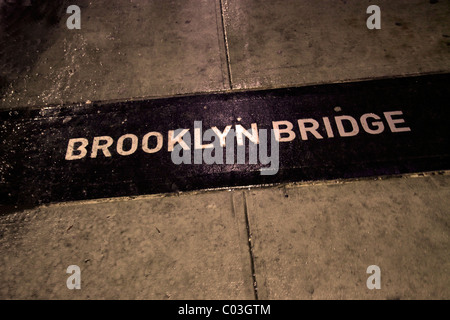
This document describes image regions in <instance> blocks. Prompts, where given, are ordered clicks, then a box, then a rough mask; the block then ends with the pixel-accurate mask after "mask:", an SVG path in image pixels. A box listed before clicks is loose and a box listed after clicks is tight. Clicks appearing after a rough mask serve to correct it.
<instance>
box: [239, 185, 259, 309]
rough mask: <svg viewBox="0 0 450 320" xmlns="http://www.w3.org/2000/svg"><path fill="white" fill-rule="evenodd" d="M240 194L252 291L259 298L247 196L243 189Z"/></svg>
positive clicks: (256, 298)
mask: <svg viewBox="0 0 450 320" xmlns="http://www.w3.org/2000/svg"><path fill="white" fill-rule="evenodd" d="M242 196H243V198H244V215H245V225H246V229H247V239H248V251H249V254H250V267H251V270H252V279H253V292H254V294H255V300H259V299H258V283H257V281H256V270H255V256H254V255H253V242H252V232H251V229H250V223H249V219H248V207H247V197H246V195H245V191H243V192H242Z"/></svg>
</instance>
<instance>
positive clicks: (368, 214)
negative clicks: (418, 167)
mask: <svg viewBox="0 0 450 320" xmlns="http://www.w3.org/2000/svg"><path fill="white" fill-rule="evenodd" d="M247 205H248V215H249V221H250V228H251V232H252V240H253V245H254V259H255V270H256V275H257V281H258V293H259V297H260V298H262V299H449V298H450V289H449V287H450V277H449V276H448V272H449V270H450V269H449V267H450V251H449V248H450V176H432V177H418V178H400V179H398V178H392V179H388V180H381V181H372V180H364V181H356V182H350V183H345V184H333V183H327V184H324V185H311V186H305V187H291V188H289V187H288V188H280V189H261V190H257V189H255V190H252V191H251V192H250V191H249V192H248V196H247ZM370 265H377V266H379V267H380V269H381V289H379V290H377V289H374V290H369V289H368V288H367V286H366V281H367V278H368V277H369V276H370V274H366V270H367V267H368V266H370Z"/></svg>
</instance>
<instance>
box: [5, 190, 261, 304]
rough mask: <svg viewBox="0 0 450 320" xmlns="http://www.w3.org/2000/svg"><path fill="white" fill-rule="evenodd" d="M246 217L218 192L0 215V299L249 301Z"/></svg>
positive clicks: (236, 198)
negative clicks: (75, 280) (74, 276)
mask: <svg viewBox="0 0 450 320" xmlns="http://www.w3.org/2000/svg"><path fill="white" fill-rule="evenodd" d="M243 212H244V210H243V198H242V195H241V194H240V193H239V194H237V195H236V194H235V193H234V192H212V193H207V194H196V195H192V194H191V195H180V196H173V197H162V198H151V199H139V200H132V201H130V200H129V201H114V202H105V203H67V204H64V205H55V206H50V207H45V206H44V207H39V208H36V209H28V210H24V211H22V212H19V213H16V214H9V215H3V216H0V252H1V254H0V298H1V299H156V300H165V299H206V300H207V299H252V298H253V297H254V293H253V283H252V276H251V268H250V257H249V254H248V250H249V248H248V240H247V231H246V225H245V217H244V214H243ZM3 214H4V212H3ZM69 265H77V266H79V267H80V269H81V289H80V290H69V289H68V288H67V286H66V281H67V279H68V277H69V276H70V274H67V273H66V269H67V267H68V266H69Z"/></svg>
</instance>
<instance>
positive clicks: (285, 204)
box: [0, 174, 450, 299]
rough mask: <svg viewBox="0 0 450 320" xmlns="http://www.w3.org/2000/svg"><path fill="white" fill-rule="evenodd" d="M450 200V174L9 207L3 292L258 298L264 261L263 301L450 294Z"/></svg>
mask: <svg viewBox="0 0 450 320" xmlns="http://www.w3.org/2000/svg"><path fill="white" fill-rule="evenodd" d="M449 199H450V176H449V175H448V174H447V175H437V176H424V177H415V178H412V177H406V178H405V177H404V178H391V179H387V180H377V181H374V180H361V181H347V182H345V183H342V182H341V183H333V182H327V183H322V184H317V185H308V184H306V185H288V186H275V187H270V188H262V189H259V188H254V189H251V190H247V189H243V190H239V189H236V190H233V191H211V192H206V193H197V194H196V193H189V194H181V195H179V196H170V197H161V198H149V199H136V200H125V199H122V200H121V199H116V200H114V201H112V202H104V203H95V201H93V202H91V203H70V204H63V205H61V204H56V205H50V206H42V207H39V208H35V209H28V210H25V211H22V212H19V213H15V214H14V213H11V214H8V215H4V216H1V217H0V235H1V238H0V252H1V255H0V298H2V299H19V298H20V299H56V298H58V299H60V298H63V299H104V298H105V299H108V298H109V299H254V298H255V295H254V291H253V284H252V282H253V274H252V264H251V258H253V259H254V260H253V262H254V272H255V279H256V285H257V294H258V298H260V299H261V298H262V299H449V298H450V289H449V287H450V281H449V277H448V272H449V267H450V251H449V250H448V249H449V245H450V230H449V226H450V214H449V213H450V211H449V210H450V209H449V208H450V200H449ZM246 216H248V221H249V224H248V225H247V221H246ZM247 226H248V227H249V230H250V233H251V234H250V238H249V237H248V234H247V229H246V228H247ZM249 239H251V241H250V243H252V246H253V251H252V254H250V251H249V241H248V240H249ZM72 264H75V265H79V266H80V268H81V290H73V291H71V290H69V289H67V287H66V279H67V278H68V276H69V275H68V274H66V273H65V271H66V268H67V267H68V266H69V265H72ZM369 265H378V266H379V267H380V268H381V289H379V290H376V289H374V290H369V289H367V287H366V280H367V278H368V277H369V276H370V275H369V274H366V269H367V267H368V266H369Z"/></svg>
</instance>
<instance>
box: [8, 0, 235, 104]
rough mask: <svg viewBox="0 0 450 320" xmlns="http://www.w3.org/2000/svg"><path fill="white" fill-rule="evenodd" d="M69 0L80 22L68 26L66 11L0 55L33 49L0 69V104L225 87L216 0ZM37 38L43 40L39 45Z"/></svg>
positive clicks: (12, 56) (129, 96) (18, 54)
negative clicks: (18, 63) (17, 65)
mask: <svg viewBox="0 0 450 320" xmlns="http://www.w3.org/2000/svg"><path fill="white" fill-rule="evenodd" d="M70 4H76V5H79V6H80V9H81V29H80V30H69V29H67V27H66V19H67V18H68V17H69V15H68V14H65V15H63V16H62V19H61V21H60V22H59V24H58V25H57V26H54V27H47V28H44V27H42V29H41V31H40V34H38V35H29V37H30V38H36V37H38V38H39V39H37V41H31V39H30V40H29V41H26V42H23V43H22V46H17V45H16V46H15V50H14V52H11V53H10V54H9V55H8V56H7V57H8V58H9V60H12V61H5V60H4V61H2V62H3V66H5V64H8V63H9V64H13V63H14V61H15V60H16V59H17V58H18V57H19V58H20V57H21V56H26V55H37V58H36V59H33V60H32V61H31V59H30V61H28V60H27V61H22V63H23V64H27V67H26V68H21V69H11V68H9V69H6V68H5V69H4V71H3V73H2V76H3V78H4V79H6V80H4V81H7V82H10V83H9V84H8V85H7V86H6V88H5V90H4V91H5V92H4V94H3V97H2V99H0V108H9V107H23V106H29V105H31V106H34V105H46V104H63V103H72V102H85V101H87V100H91V101H97V100H102V101H105V100H117V99H121V100H125V99H138V98H143V97H152V96H172V95H176V94H184V93H193V92H209V91H220V90H224V89H228V88H229V81H228V72H227V65H226V57H225V46H224V40H223V39H224V38H223V34H222V30H223V28H222V24H221V15H220V7H219V5H218V0H217V1H201V0H168V1H142V0H134V1H122V0H120V1H118V0H117V1H106V0H96V1H86V0H81V1H80V0H78V1H71V2H70ZM23 23H24V24H26V23H27V21H23ZM28 23H29V22H28ZM34 27H35V28H36V25H35V26H34ZM17 28H19V27H17ZM23 32H24V33H25V32H26V33H28V34H29V33H31V31H30V30H26V31H23ZM42 42H45V43H46V46H45V47H44V48H41V47H40V46H39V45H38V44H40V43H42ZM4 45H6V46H9V45H12V43H6V44H4ZM33 51H34V52H33ZM8 70H9V73H6V71H8ZM17 71H19V74H17ZM5 73H6V74H5Z"/></svg>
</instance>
